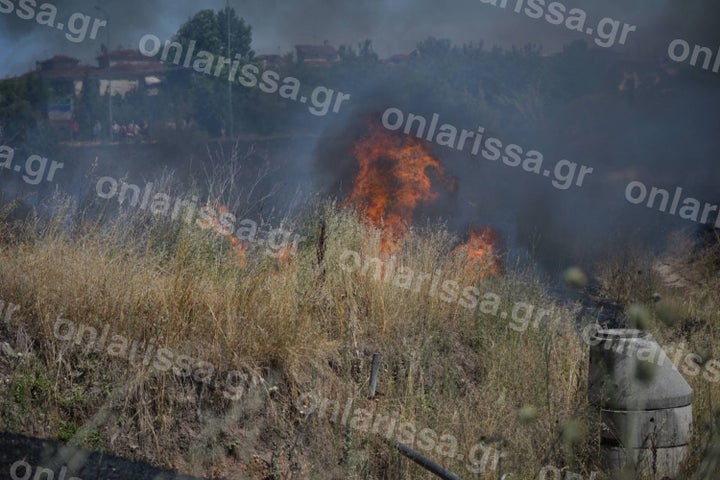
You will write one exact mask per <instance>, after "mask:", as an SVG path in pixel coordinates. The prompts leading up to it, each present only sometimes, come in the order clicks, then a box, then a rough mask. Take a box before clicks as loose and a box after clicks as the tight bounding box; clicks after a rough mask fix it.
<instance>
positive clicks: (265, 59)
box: [255, 55, 285, 70]
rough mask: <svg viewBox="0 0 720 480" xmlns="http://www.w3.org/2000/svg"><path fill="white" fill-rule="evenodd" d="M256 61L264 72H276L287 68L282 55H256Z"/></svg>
mask: <svg viewBox="0 0 720 480" xmlns="http://www.w3.org/2000/svg"><path fill="white" fill-rule="evenodd" d="M255 61H257V62H258V63H259V64H260V66H261V67H262V69H263V70H268V69H270V70H275V69H279V68H282V67H284V66H285V59H284V58H283V56H282V55H256V56H255Z"/></svg>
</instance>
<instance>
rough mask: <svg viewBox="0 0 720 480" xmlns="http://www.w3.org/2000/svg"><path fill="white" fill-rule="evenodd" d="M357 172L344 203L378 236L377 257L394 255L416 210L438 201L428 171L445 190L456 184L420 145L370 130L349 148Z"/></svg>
mask: <svg viewBox="0 0 720 480" xmlns="http://www.w3.org/2000/svg"><path fill="white" fill-rule="evenodd" d="M353 153H354V155H355V158H356V159H357V161H358V163H359V170H358V172H357V175H356V177H355V181H354V183H353V189H352V192H351V193H350V195H349V196H348V198H347V200H346V204H347V205H352V206H354V207H355V208H356V209H357V210H358V211H360V212H362V214H363V215H364V217H363V218H364V220H365V221H366V222H367V223H368V224H370V225H372V226H374V227H377V228H380V229H381V230H382V231H383V237H382V242H381V251H382V253H384V254H387V253H391V252H394V251H396V250H397V249H398V248H399V246H400V242H402V240H403V239H404V238H405V236H406V235H407V232H408V228H409V226H410V224H411V223H412V219H413V214H414V212H415V209H416V208H417V207H418V205H420V204H423V203H430V202H432V201H434V200H436V199H437V198H438V197H439V193H438V192H437V191H436V190H434V189H433V180H432V178H431V177H430V176H429V175H428V170H434V171H435V174H436V175H437V178H438V180H439V182H440V183H442V184H444V185H445V186H446V188H448V189H451V190H452V189H454V188H455V181H454V180H453V179H452V178H450V177H448V176H447V175H446V173H445V168H444V167H443V166H442V164H441V163H440V161H439V160H438V159H437V158H435V156H433V154H432V153H431V152H430V150H429V149H428V148H427V146H426V145H425V144H424V143H423V142H422V141H420V140H418V139H416V138H412V137H408V136H404V135H397V134H394V133H391V132H388V131H387V130H385V129H383V128H382V127H381V126H380V125H377V124H372V125H371V127H370V132H369V134H368V135H366V136H364V137H363V138H361V139H360V140H359V141H357V142H356V143H355V145H354V146H353Z"/></svg>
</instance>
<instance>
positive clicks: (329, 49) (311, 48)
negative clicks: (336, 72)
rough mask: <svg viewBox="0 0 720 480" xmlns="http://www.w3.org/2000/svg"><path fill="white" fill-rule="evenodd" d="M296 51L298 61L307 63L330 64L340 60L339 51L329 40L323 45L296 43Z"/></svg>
mask: <svg viewBox="0 0 720 480" xmlns="http://www.w3.org/2000/svg"><path fill="white" fill-rule="evenodd" d="M295 52H296V55H297V60H298V62H299V63H303V64H305V65H316V66H320V65H329V64H331V63H337V62H338V61H339V60H340V57H339V55H338V51H337V50H336V49H335V47H333V46H331V45H328V43H327V42H325V43H324V44H323V45H295Z"/></svg>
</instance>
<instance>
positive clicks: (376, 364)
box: [370, 353, 380, 398]
mask: <svg viewBox="0 0 720 480" xmlns="http://www.w3.org/2000/svg"><path fill="white" fill-rule="evenodd" d="M379 370H380V354H379V353H373V359H372V373H371V374H370V398H375V391H376V390H377V377H378V371H379Z"/></svg>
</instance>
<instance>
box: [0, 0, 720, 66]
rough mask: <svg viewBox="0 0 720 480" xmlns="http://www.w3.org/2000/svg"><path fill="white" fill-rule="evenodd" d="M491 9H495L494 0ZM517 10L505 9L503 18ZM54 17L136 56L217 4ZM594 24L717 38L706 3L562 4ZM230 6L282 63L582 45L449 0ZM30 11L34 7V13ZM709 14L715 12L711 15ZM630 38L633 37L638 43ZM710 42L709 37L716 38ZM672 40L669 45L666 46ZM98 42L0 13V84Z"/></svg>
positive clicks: (87, 51) (84, 1)
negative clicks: (296, 50) (78, 20)
mask: <svg viewBox="0 0 720 480" xmlns="http://www.w3.org/2000/svg"><path fill="white" fill-rule="evenodd" d="M497 1H498V3H500V2H502V1H503V0H497ZM516 1H518V0H508V10H509V9H510V6H512V5H514V4H515V2H516ZM8 2H12V3H13V4H14V5H16V6H17V5H18V4H19V3H25V4H30V5H32V4H33V3H35V4H37V5H38V6H39V5H41V4H42V3H43V2H41V1H39V0H37V1H36V0H5V2H4V3H8ZM51 3H53V4H54V5H55V6H56V7H57V8H58V16H59V17H65V18H67V17H69V16H70V15H71V14H72V13H74V12H82V13H85V14H88V15H91V16H93V17H98V18H104V15H103V14H102V13H100V12H99V11H98V10H96V9H95V5H100V6H101V7H102V8H103V9H104V10H106V11H107V12H108V13H109V16H110V19H111V21H110V34H111V38H110V43H111V46H112V47H113V48H115V47H117V46H120V45H122V46H125V47H136V46H137V43H138V40H139V38H140V37H141V36H142V35H143V34H145V33H153V34H155V35H157V36H159V37H161V38H167V37H169V36H171V35H172V34H173V33H174V32H176V31H177V29H178V27H179V26H180V25H181V24H182V23H183V22H184V21H185V20H187V19H188V18H189V17H190V16H191V15H193V14H194V13H195V12H197V11H198V10H200V9H203V8H211V9H219V8H222V7H223V6H224V5H225V1H223V0H208V1H204V2H202V3H199V2H196V1H193V0H151V1H146V0H123V1H122V2H111V1H107V0H104V1H103V0H97V1H89V0H54V1H53V2H51ZM565 3H567V4H568V6H577V7H580V8H583V9H585V10H586V11H587V13H588V16H589V17H591V18H593V19H599V18H602V17H604V16H611V17H614V18H617V19H619V20H622V21H624V22H628V23H633V24H636V25H638V32H639V33H638V39H639V40H638V42H636V43H634V45H635V48H650V45H652V44H653V41H654V39H655V40H656V41H658V42H659V43H662V42H665V44H667V41H668V40H667V36H668V35H670V36H672V35H675V34H682V33H685V34H686V35H687V36H694V37H699V38H698V40H700V39H705V38H708V37H710V38H713V34H715V32H717V29H714V28H713V27H714V26H713V24H712V19H713V18H715V17H716V16H717V15H713V14H712V12H711V11H710V12H709V11H708V6H710V7H712V5H713V4H712V2H711V1H701V0H689V1H684V2H682V5H680V3H681V2H673V3H669V1H668V0H653V1H647V0H629V1H625V0H612V1H609V2H598V1H595V0H575V1H573V2H565ZM230 5H231V6H232V7H233V8H235V9H236V10H237V11H238V13H239V14H240V16H242V17H244V18H245V19H246V20H247V21H248V22H249V24H250V25H252V27H253V40H254V42H253V48H254V49H255V51H257V52H258V53H285V52H288V51H291V50H292V48H293V45H294V44H296V43H322V42H323V41H325V40H327V41H329V42H330V43H332V44H335V45H338V44H353V45H354V44H355V43H356V42H358V41H360V40H364V39H366V38H370V39H372V40H373V43H374V45H375V49H376V51H377V52H378V53H379V54H380V55H381V56H387V55H390V54H394V53H407V52H410V51H412V50H413V49H414V48H415V46H416V44H417V43H418V42H419V41H421V40H423V39H424V38H427V37H429V36H434V37H437V38H449V39H451V40H452V41H453V42H454V43H456V44H462V43H469V42H478V41H484V42H485V44H486V45H495V44H497V45H500V46H505V47H507V46H511V45H519V46H522V45H524V44H527V43H534V44H541V45H542V46H543V48H544V49H545V51H547V52H552V51H557V50H558V49H560V48H561V46H562V45H563V44H565V43H568V42H571V41H573V40H575V39H577V38H582V35H581V34H579V33H577V32H569V31H567V30H566V29H564V28H559V27H557V26H554V25H550V24H548V23H547V22H544V21H541V20H537V21H529V19H528V18H525V17H522V16H520V15H517V14H513V13H511V12H509V11H503V10H502V9H500V8H497V7H493V6H492V5H484V4H483V2H481V1H480V0H454V1H451V2H447V3H444V4H443V6H442V8H439V6H438V3H437V1H435V0H364V1H355V0H332V1H329V0H303V1H288V0H243V1H240V0H231V1H230ZM36 8H37V7H36ZM715 11H717V9H716V8H715ZM640 33H641V34H642V35H640ZM716 37H717V35H716V34H715V35H714V38H716ZM673 38H675V37H673ZM105 42H106V36H105V32H104V31H103V32H102V33H101V35H99V37H98V38H97V39H95V40H89V39H87V40H85V41H84V42H82V43H78V44H76V43H71V42H68V41H67V40H66V39H65V38H64V36H63V33H62V32H59V31H55V30H53V29H51V28H47V27H43V26H39V25H37V24H36V23H35V22H34V21H31V20H23V19H20V18H18V17H17V15H16V14H15V13H10V14H3V13H0V77H4V76H9V75H13V74H19V73H23V72H24V71H26V70H27V69H28V68H29V67H32V66H34V62H35V61H37V60H41V59H43V58H46V57H49V56H52V55H53V54H57V53H62V54H67V55H72V56H75V57H79V58H82V59H83V60H86V61H93V57H94V55H95V54H96V53H97V52H98V51H99V49H100V45H101V44H103V43H105Z"/></svg>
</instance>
